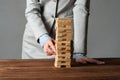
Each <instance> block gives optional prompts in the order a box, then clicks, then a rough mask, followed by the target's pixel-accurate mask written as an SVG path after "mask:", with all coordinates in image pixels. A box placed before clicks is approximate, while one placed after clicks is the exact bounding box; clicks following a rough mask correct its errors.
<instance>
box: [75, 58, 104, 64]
mask: <svg viewBox="0 0 120 80" xmlns="http://www.w3.org/2000/svg"><path fill="white" fill-rule="evenodd" d="M76 62H80V63H82V64H87V62H89V63H94V64H105V62H103V61H99V60H96V59H93V58H89V57H87V56H82V57H79V58H76Z"/></svg>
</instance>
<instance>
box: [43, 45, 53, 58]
mask: <svg viewBox="0 0 120 80" xmlns="http://www.w3.org/2000/svg"><path fill="white" fill-rule="evenodd" d="M48 47H49V46H48V45H47V44H45V46H44V52H45V53H46V54H47V56H50V55H51V54H50V51H48Z"/></svg>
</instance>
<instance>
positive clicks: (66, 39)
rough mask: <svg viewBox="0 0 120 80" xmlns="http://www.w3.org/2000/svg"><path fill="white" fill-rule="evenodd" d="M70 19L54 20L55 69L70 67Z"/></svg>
mask: <svg viewBox="0 0 120 80" xmlns="http://www.w3.org/2000/svg"><path fill="white" fill-rule="evenodd" d="M71 21H72V19H71V18H56V44H55V46H56V51H57V52H56V57H55V67H57V68H61V67H66V68H70V67H71V37H72V32H71V30H72V29H71V28H72V27H71V26H72V24H71V23H72V22H71Z"/></svg>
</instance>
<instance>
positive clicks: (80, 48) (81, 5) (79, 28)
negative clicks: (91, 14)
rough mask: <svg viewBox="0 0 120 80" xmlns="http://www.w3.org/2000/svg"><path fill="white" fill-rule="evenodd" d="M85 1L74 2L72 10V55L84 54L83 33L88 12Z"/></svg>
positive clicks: (77, 0)
mask: <svg viewBox="0 0 120 80" xmlns="http://www.w3.org/2000/svg"><path fill="white" fill-rule="evenodd" d="M86 3H87V0H76V2H75V4H74V5H75V6H74V8H73V15H74V53H85V37H86V36H85V31H86V24H87V16H88V11H87V9H86Z"/></svg>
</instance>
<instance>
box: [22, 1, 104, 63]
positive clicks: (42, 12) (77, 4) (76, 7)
mask: <svg viewBox="0 0 120 80" xmlns="http://www.w3.org/2000/svg"><path fill="white" fill-rule="evenodd" d="M87 1H88V0H27V8H26V12H25V16H26V19H27V24H26V28H25V33H24V37H23V50H22V58H23V59H43V58H54V55H55V53H56V50H55V46H54V37H55V29H52V26H54V20H55V17H58V18H59V17H60V18H68V17H69V18H73V45H74V51H73V57H74V58H75V59H76V61H77V62H81V63H87V62H91V63H96V64H104V62H102V61H98V60H95V59H92V58H88V57H87V56H85V54H86V51H85V46H86V44H85V39H86V34H85V33H86V24H87V20H88V18H87V17H88V9H87V7H86V4H87ZM51 31H52V32H51Z"/></svg>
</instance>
